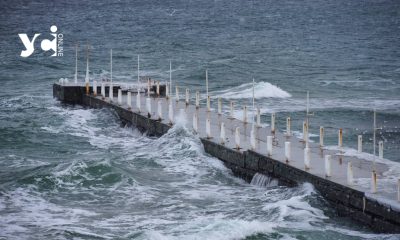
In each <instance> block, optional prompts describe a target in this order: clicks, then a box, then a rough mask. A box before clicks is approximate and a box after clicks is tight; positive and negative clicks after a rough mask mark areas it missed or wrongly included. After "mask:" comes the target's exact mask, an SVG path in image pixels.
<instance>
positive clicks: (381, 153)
mask: <svg viewBox="0 0 400 240" xmlns="http://www.w3.org/2000/svg"><path fill="white" fill-rule="evenodd" d="M379 158H380V159H383V141H379Z"/></svg>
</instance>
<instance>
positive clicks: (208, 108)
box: [207, 96, 211, 112]
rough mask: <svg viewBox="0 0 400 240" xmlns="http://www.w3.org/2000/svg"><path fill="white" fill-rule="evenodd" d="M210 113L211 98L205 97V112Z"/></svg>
mask: <svg viewBox="0 0 400 240" xmlns="http://www.w3.org/2000/svg"><path fill="white" fill-rule="evenodd" d="M210 111H211V97H210V96H207V112H210Z"/></svg>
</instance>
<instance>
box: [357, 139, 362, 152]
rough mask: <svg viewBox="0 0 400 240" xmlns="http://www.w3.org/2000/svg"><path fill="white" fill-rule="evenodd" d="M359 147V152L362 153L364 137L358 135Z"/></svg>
mask: <svg viewBox="0 0 400 240" xmlns="http://www.w3.org/2000/svg"><path fill="white" fill-rule="evenodd" d="M357 146H358V148H357V152H358V153H362V135H358V141H357Z"/></svg>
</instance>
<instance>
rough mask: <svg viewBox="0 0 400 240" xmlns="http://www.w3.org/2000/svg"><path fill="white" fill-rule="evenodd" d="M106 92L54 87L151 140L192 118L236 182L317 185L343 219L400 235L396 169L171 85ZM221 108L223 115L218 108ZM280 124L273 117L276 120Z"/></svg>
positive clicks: (69, 99) (206, 146) (192, 124)
mask: <svg viewBox="0 0 400 240" xmlns="http://www.w3.org/2000/svg"><path fill="white" fill-rule="evenodd" d="M95 85H97V84H96V83H95ZM101 85H103V86H95V88H93V84H91V85H90V86H88V85H87V84H86V85H84V84H75V83H66V82H63V81H60V82H58V83H55V84H54V85H53V96H54V97H55V98H57V99H59V100H60V101H62V102H65V103H72V104H80V105H83V106H87V107H92V108H110V109H113V110H114V111H115V112H116V113H117V114H118V116H119V117H120V119H121V120H122V121H123V122H124V123H126V124H129V125H132V126H134V127H136V128H138V129H139V130H141V131H142V132H145V133H146V134H148V135H150V136H161V135H163V134H165V133H166V132H167V131H168V130H169V129H170V128H171V127H173V125H174V124H176V121H177V119H178V118H186V121H185V122H186V127H187V128H188V129H189V130H190V131H193V132H194V133H195V134H197V136H198V137H199V138H200V139H201V142H202V143H203V145H204V150H205V152H207V153H208V154H210V155H212V156H214V157H216V158H218V159H220V160H221V161H223V162H224V164H225V165H226V166H227V167H228V168H229V169H231V170H232V172H233V173H234V174H235V175H236V176H239V177H242V178H243V179H245V180H247V181H251V179H252V177H253V176H254V175H255V174H256V173H261V174H265V175H268V176H271V177H274V178H276V179H278V181H279V182H280V184H285V185H288V186H294V185H296V184H299V183H303V182H309V183H311V184H313V185H314V187H315V189H316V190H317V191H318V192H319V193H320V194H321V195H322V196H323V197H324V198H325V199H326V200H328V201H329V202H330V203H331V204H332V206H333V207H335V208H336V209H337V213H338V214H339V215H341V216H348V217H350V218H351V219H354V220H356V221H358V222H361V223H362V224H363V225H366V226H368V227H370V228H371V229H373V230H375V231H377V232H388V233H399V232H400V202H399V200H400V199H399V198H400V192H399V191H400V190H399V185H398V184H399V183H394V184H397V186H398V187H397V189H396V188H395V189H392V191H388V190H387V189H385V190H381V189H380V188H379V180H380V177H381V176H382V174H383V173H384V172H385V171H387V170H389V168H390V166H388V165H386V164H384V163H380V162H376V163H375V164H374V169H375V171H372V170H371V169H373V168H372V167H373V166H372V165H373V163H372V162H370V161H366V160H364V159H360V158H357V157H352V156H345V155H343V153H342V152H341V151H340V150H328V149H324V147H323V146H320V145H321V143H322V145H323V132H322V135H321V140H320V143H313V142H308V141H303V140H301V139H298V138H296V137H294V136H293V135H292V134H290V119H288V123H287V124H288V126H286V128H287V131H286V133H282V132H280V131H278V130H277V128H276V126H275V123H274V122H270V123H271V124H270V125H269V126H267V127H263V126H261V125H259V124H260V122H259V113H257V116H256V119H257V120H256V121H255V122H254V123H252V122H251V121H249V120H247V119H246V118H244V119H236V118H233V117H232V116H230V115H231V114H228V115H225V114H224V113H222V106H221V104H222V103H221V101H220V99H211V98H210V97H207V99H208V100H207V99H203V102H204V100H206V102H207V103H206V104H205V105H206V106H203V105H204V104H202V105H199V102H200V99H199V98H200V96H199V93H197V94H196V93H191V95H190V91H179V88H176V90H178V93H176V92H175V94H177V95H175V96H174V94H169V93H172V91H169V89H170V86H168V83H167V84H160V83H158V82H152V81H148V87H147V88H146V87H143V91H140V90H139V91H138V90H137V88H135V87H131V88H129V86H124V84H118V83H113V84H110V83H107V82H104V83H102V84H101ZM144 86H146V84H145V85H144ZM136 87H137V86H136ZM102 88H104V89H103V90H102ZM110 89H112V91H110ZM182 90H185V89H182ZM138 92H139V97H138ZM179 92H181V93H184V94H179ZM110 95H111V97H110ZM212 102H213V103H214V104H212ZM215 103H217V104H215ZM214 105H217V108H216V109H214V108H211V106H214ZM231 108H232V106H230V111H231V110H232V109H231ZM178 116H179V117H178ZM274 118H275V115H274V114H272V116H271V121H274ZM248 119H250V117H249V118H248ZM245 121H247V122H245ZM305 131H307V129H305ZM321 131H323V128H322V129H321ZM340 137H341V136H340V133H339V140H338V145H340V144H342V143H341V139H340ZM307 145H308V147H307ZM358 178H364V179H371V181H370V184H367V185H368V186H366V185H365V184H359V183H358V182H357V180H356V179H358Z"/></svg>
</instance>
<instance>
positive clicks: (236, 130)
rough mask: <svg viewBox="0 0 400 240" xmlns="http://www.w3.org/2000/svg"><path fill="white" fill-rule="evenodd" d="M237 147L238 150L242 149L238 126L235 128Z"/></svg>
mask: <svg viewBox="0 0 400 240" xmlns="http://www.w3.org/2000/svg"><path fill="white" fill-rule="evenodd" d="M235 147H236V149H237V150H239V149H240V128H239V127H236V129H235Z"/></svg>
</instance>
